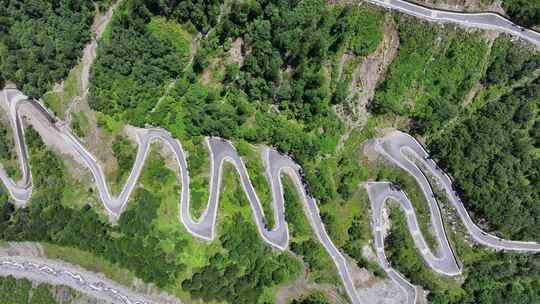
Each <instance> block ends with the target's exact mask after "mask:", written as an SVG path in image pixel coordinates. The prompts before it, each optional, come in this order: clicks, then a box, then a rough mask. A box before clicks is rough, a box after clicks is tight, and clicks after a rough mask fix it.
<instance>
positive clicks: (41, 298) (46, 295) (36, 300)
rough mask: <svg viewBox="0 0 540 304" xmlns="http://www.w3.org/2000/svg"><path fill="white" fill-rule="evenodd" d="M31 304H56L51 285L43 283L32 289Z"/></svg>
mask: <svg viewBox="0 0 540 304" xmlns="http://www.w3.org/2000/svg"><path fill="white" fill-rule="evenodd" d="M30 303H31V304H56V300H55V299H54V297H53V295H52V294H51V291H50V290H49V287H48V286H46V285H43V284H40V285H38V286H37V287H36V288H34V289H33V290H32V302H30Z"/></svg>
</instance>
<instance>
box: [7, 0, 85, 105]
mask: <svg viewBox="0 0 540 304" xmlns="http://www.w3.org/2000/svg"><path fill="white" fill-rule="evenodd" d="M94 12H95V7H94V3H93V2H92V1H86V0H63V1H45V0H31V1H20V0H2V1H0V84H2V83H4V82H5V81H6V80H10V81H13V82H15V83H16V84H17V86H18V87H19V88H21V89H22V90H23V91H24V92H25V93H26V94H27V95H29V96H36V97H39V96H41V95H43V93H45V92H46V91H48V90H49V89H50V88H51V87H52V85H53V84H54V83H56V82H59V81H61V80H62V79H64V78H65V77H66V76H67V74H68V72H69V70H70V69H71V68H72V67H73V66H75V65H76V64H77V62H78V59H79V58H80V57H81V55H82V49H83V46H84V44H85V43H86V42H87V41H88V40H89V39H90V37H91V33H90V25H91V24H92V18H93V16H94ZM2 86H3V85H2Z"/></svg>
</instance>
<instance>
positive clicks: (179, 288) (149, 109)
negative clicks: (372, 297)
mask: <svg viewBox="0 0 540 304" xmlns="http://www.w3.org/2000/svg"><path fill="white" fill-rule="evenodd" d="M0 4H2V5H1V6H0V30H1V31H0V80H1V81H2V82H5V81H12V82H15V83H16V84H17V86H18V87H19V88H21V89H22V90H23V91H24V92H25V93H26V94H29V95H31V96H37V97H39V96H42V95H43V93H44V92H46V91H49V90H51V89H52V87H53V85H54V84H55V83H58V82H60V81H62V80H63V79H65V78H66V76H67V73H68V71H70V70H71V69H72V68H73V67H74V66H76V65H77V64H78V61H79V58H80V56H81V51H82V49H83V47H84V45H85V43H86V42H88V41H89V39H90V37H91V33H90V25H91V22H92V17H93V16H94V14H95V13H96V9H99V10H105V9H107V8H108V7H109V6H110V5H111V4H112V1H98V2H97V3H92V2H90V1H75V0H63V1H45V0H32V1H24V3H23V1H15V0H12V1H10V0H4V1H2V0H0ZM503 6H505V8H506V9H507V11H508V13H509V14H510V15H511V16H515V18H516V20H519V21H520V22H523V23H524V24H528V25H534V24H537V23H538V10H537V9H536V8H535V7H536V2H535V1H518V0H515V1H504V2H503ZM394 36H395V37H396V39H395V41H393V40H392V37H394ZM390 49H393V50H395V54H392V51H391V50H390ZM394 55H395V58H394ZM381 58H382V59H381ZM385 60H387V61H388V64H389V66H385V65H384V64H382V63H380V62H383V61H385ZM539 68H540V55H538V52H537V51H535V50H534V49H532V48H531V47H530V46H528V45H526V44H525V43H522V42H519V41H512V40H511V39H510V38H509V37H506V36H503V35H500V36H499V37H497V38H495V35H494V34H493V33H489V34H486V33H485V32H482V31H476V30H471V29H462V28H456V27H453V26H449V25H446V26H441V25H439V24H432V23H427V22H422V21H419V20H417V19H414V18H412V17H407V16H403V15H401V14H397V13H392V12H388V11H384V10H381V9H378V8H375V7H371V6H368V5H360V6H359V5H356V4H354V5H347V4H336V3H332V4H329V3H327V2H325V1H323V0H294V1H290V0H251V1H219V0H205V1H195V0H185V1H174V0H163V1H152V0H124V1H122V2H121V3H120V4H119V6H118V7H117V9H116V10H115V13H114V15H113V17H112V21H111V23H110V24H109V25H108V27H107V28H106V30H105V32H104V34H103V36H102V38H101V39H100V41H99V44H98V49H97V57H96V59H95V61H94V62H93V64H92V66H91V70H90V86H89V94H88V100H87V102H88V104H89V106H90V108H91V109H92V110H93V111H95V113H96V115H95V116H96V120H97V122H96V124H97V126H98V127H100V128H101V129H100V132H103V134H105V135H104V136H105V137H106V136H110V137H111V140H110V142H111V150H112V152H113V153H112V154H113V156H114V157H115V158H116V161H117V163H118V167H119V168H118V170H117V171H118V172H116V175H114V176H113V178H112V180H113V183H114V184H115V185H114V186H113V192H114V191H117V190H118V189H119V188H120V187H121V186H122V184H123V182H124V180H125V179H126V177H127V175H128V174H129V172H130V170H131V166H132V163H133V160H134V158H135V151H136V149H135V147H134V145H133V144H131V143H130V141H129V140H128V139H126V138H125V137H122V136H118V131H117V130H119V129H121V127H122V126H124V125H126V124H129V125H135V126H138V127H145V126H155V127H161V128H164V129H166V130H168V131H170V132H171V133H172V134H173V135H174V136H175V137H176V138H178V139H179V140H180V141H181V142H182V145H183V147H184V149H186V151H187V152H188V164H189V171H190V195H191V203H190V204H191V209H192V210H191V211H192V212H193V214H195V216H196V217H197V216H198V215H200V214H201V213H202V212H203V210H204V208H205V206H206V203H207V199H208V173H207V172H208V168H209V160H208V153H207V151H206V150H205V148H204V145H203V141H202V139H203V138H204V136H220V137H223V138H227V139H230V140H231V141H233V142H234V143H235V146H236V147H237V148H238V150H239V153H240V154H242V156H243V157H244V158H245V159H246V160H247V169H248V171H249V173H250V175H252V176H251V178H252V180H253V182H254V185H255V188H256V190H257V191H258V193H259V194H260V197H261V198H266V199H267V200H269V199H270V197H271V195H270V194H269V192H268V188H267V185H265V178H264V175H263V174H264V173H261V172H259V171H263V170H262V165H261V163H258V162H257V159H258V153H257V152H258V151H259V150H257V149H258V148H259V147H260V145H262V144H266V145H269V146H272V147H275V148H276V149H278V150H279V151H280V152H283V153H285V154H287V155H290V156H291V157H293V158H294V159H295V160H296V161H297V162H299V163H300V164H301V165H302V167H303V170H304V173H305V178H306V179H305V181H306V182H307V184H308V186H309V188H310V190H311V192H312V194H313V196H314V197H315V198H316V199H317V203H318V204H319V208H320V211H321V212H320V214H321V217H322V219H323V221H324V222H325V224H326V229H327V231H328V233H329V235H330V236H331V238H332V240H333V241H334V243H335V244H336V246H337V247H338V248H340V249H341V250H342V251H343V252H344V253H346V254H347V255H348V256H350V257H351V258H352V260H351V261H352V262H351V263H356V264H357V265H358V266H359V267H363V268H367V269H369V271H370V272H371V274H369V276H370V279H373V280H378V278H383V279H384V272H383V271H382V269H381V268H379V267H377V266H376V265H374V263H373V262H372V261H371V260H369V259H367V258H366V257H365V255H364V254H363V252H364V251H365V250H366V249H369V248H370V246H369V244H370V240H371V231H370V224H369V212H368V211H367V210H368V208H369V207H368V206H369V202H368V199H367V195H366V193H365V191H364V190H363V189H362V188H360V187H358V185H359V184H360V183H361V182H362V181H367V180H375V179H382V180H387V179H390V180H392V181H394V182H398V183H400V184H401V185H402V186H403V187H404V189H405V190H406V191H417V189H416V188H415V184H414V181H412V180H411V179H410V177H409V179H407V178H406V177H404V175H405V173H404V172H402V171H399V170H397V169H395V168H388V166H383V165H382V164H381V163H377V162H375V161H371V160H369V159H368V158H367V157H365V156H364V155H363V154H362V151H363V150H362V147H363V146H362V144H363V143H364V142H365V140H367V139H372V138H374V137H377V136H380V135H381V134H383V133H384V130H386V129H387V128H394V129H395V128H400V129H403V130H405V131H408V132H409V133H411V134H413V135H415V136H417V137H419V138H420V139H422V140H425V142H426V143H427V145H428V148H429V149H430V150H431V152H432V153H433V156H434V159H435V160H436V161H437V162H438V163H439V164H440V165H441V166H442V167H443V168H445V170H447V171H448V172H449V173H450V174H451V175H452V177H453V178H454V180H455V184H456V189H457V190H458V192H459V194H460V196H461V197H462V199H463V200H464V202H465V204H466V205H467V208H468V209H470V210H471V211H472V212H473V219H474V220H475V221H476V222H478V223H480V224H481V225H482V226H485V227H486V228H487V230H489V231H490V232H494V233H497V234H500V235H501V236H504V237H507V238H513V239H521V240H525V239H527V240H536V241H540V239H539V238H538V235H539V232H540V228H539V227H540V222H539V219H540V207H539V206H540V205H539V204H538V199H540V116H539V115H538V113H539V106H540V104H539V103H538V100H540V81H539V80H538V79H537V78H538V69H539ZM366 70H367V71H370V72H371V73H374V74H378V75H363V74H362V73H365V71H366ZM379 74H380V75H379ZM370 76H380V77H379V78H376V77H375V78H373V79H378V81H377V83H376V84H374V85H373V86H376V90H375V92H370V90H372V89H370V88H369V85H368V84H369V82H370V81H369V80H370ZM361 95H362V96H364V95H365V96H371V95H373V98H371V97H369V98H368V99H369V100H368V101H369V105H367V108H366V105H363V104H359V102H358V100H359V96H361ZM85 102H86V101H85ZM336 109H342V110H343V109H344V110H343V111H339V115H338V111H337V110H336ZM89 112H91V111H89ZM358 112H360V113H361V114H362V115H364V116H365V117H364V118H365V120H359V121H357V120H356V117H353V116H354V115H353V113H358ZM73 114H80V113H73ZM75 117H78V116H76V115H75ZM91 123H93V122H88V121H86V124H91ZM79 128H81V129H80V130H79V129H78V128H77V129H76V130H75V131H76V133H77V135H78V136H79V137H81V139H82V140H83V141H84V140H86V139H87V138H85V134H86V132H87V130H82V128H83V127H81V126H79ZM96 128H97V127H96ZM113 129H114V130H113ZM25 132H26V136H27V143H28V146H29V152H30V157H31V159H30V162H31V165H32V176H33V179H34V188H33V196H32V200H31V201H30V203H29V205H28V206H27V207H25V208H20V209H15V208H14V205H13V204H12V203H11V202H10V201H9V199H8V197H7V194H6V193H4V192H2V193H1V196H0V236H1V238H2V239H3V240H9V241H36V242H42V243H45V246H46V248H49V250H50V248H56V247H47V246H51V245H52V246H60V248H63V249H64V250H67V251H68V252H70V253H71V254H66V255H64V258H66V259H70V258H71V259H73V255H76V254H73V252H75V253H81V252H83V253H84V254H89V255H90V256H92V257H94V258H96V259H103V260H104V261H106V263H107V265H109V266H110V267H111V269H112V270H111V269H108V271H107V275H109V276H111V275H112V276H114V275H115V274H116V276H118V273H124V272H123V271H127V272H128V273H130V274H132V275H134V276H136V277H139V278H141V279H142V280H143V281H145V282H148V283H153V284H155V285H156V286H158V287H160V288H162V289H165V290H167V291H169V292H171V293H174V294H175V295H176V296H178V297H180V298H181V299H182V300H184V301H186V303H190V302H189V301H199V300H202V301H205V302H208V301H215V302H227V303H273V302H274V301H275V294H276V293H277V292H278V290H280V288H282V287H283V286H291V285H293V284H294V282H296V281H297V280H299V278H300V279H302V278H301V277H300V276H305V280H306V281H307V282H308V283H309V284H311V286H316V287H320V286H321V285H324V286H326V287H327V288H328V289H324V288H323V291H325V293H326V296H328V295H329V294H330V295H334V296H335V295H337V297H338V298H340V299H341V298H342V297H343V289H342V287H341V283H340V280H339V278H338V277H337V274H336V270H335V266H334V264H333V262H332V261H331V259H330V257H329V256H328V254H327V253H326V252H325V250H324V249H323V247H322V246H321V245H320V243H319V242H318V239H317V238H316V237H315V236H314V234H313V233H312V231H311V229H310V226H309V221H308V219H307V217H306V216H305V214H304V212H303V211H304V210H303V209H302V207H301V205H300V204H301V202H300V200H299V198H298V197H297V196H296V193H295V191H294V187H293V185H292V183H291V182H290V181H289V180H288V179H284V181H283V184H284V188H285V205H286V210H285V217H286V219H287V222H288V223H289V226H288V227H289V230H290V232H291V243H290V247H289V248H288V250H287V251H285V252H278V251H276V250H274V249H272V248H270V247H269V246H267V245H266V244H265V243H264V242H263V241H262V240H261V238H260V236H259V234H258V233H257V229H256V227H255V225H254V224H253V221H252V215H251V210H250V208H249V205H248V204H247V201H246V199H245V195H244V194H243V190H242V188H241V186H240V184H239V183H238V176H237V175H236V173H235V171H233V170H232V168H230V167H225V168H224V170H223V171H224V173H223V189H222V195H221V201H220V211H219V216H218V229H217V234H216V240H215V241H214V242H213V243H207V242H203V241H200V240H197V239H195V238H194V237H192V236H191V235H190V234H189V233H188V232H187V231H186V229H185V228H184V226H182V225H181V223H179V221H178V208H179V207H178V200H179V189H180V185H179V183H178V181H177V179H176V174H175V172H173V171H172V170H171V169H170V168H169V167H168V165H169V163H168V162H167V160H166V159H164V158H163V155H161V154H159V153H157V152H156V151H157V150H158V149H155V150H152V152H151V153H150V155H149V160H148V162H147V163H146V165H145V168H144V169H143V175H142V177H141V181H140V182H139V183H138V184H137V189H136V191H135V192H134V195H133V197H132V198H131V200H130V202H129V205H128V208H127V209H126V211H125V212H124V213H123V214H122V216H121V217H120V219H119V220H118V221H117V223H115V224H111V223H110V222H109V221H108V219H106V218H105V217H104V216H103V214H102V211H103V210H100V209H99V208H100V207H99V206H100V204H99V201H98V199H97V197H96V193H95V192H96V189H95V188H93V187H92V186H91V185H87V184H85V185H84V186H81V185H80V184H77V183H76V182H74V181H73V179H74V177H72V176H71V173H72V172H71V171H72V170H71V169H72V168H69V166H70V165H71V164H70V162H69V161H65V160H64V159H63V157H61V156H59V155H55V154H54V153H53V152H52V151H51V150H49V149H48V148H47V147H46V146H45V145H44V144H43V142H41V140H40V138H39V136H38V134H37V133H36V132H35V131H34V130H32V129H30V128H29V129H27V130H26V131H25ZM115 132H116V133H115ZM8 135H9V133H8V131H6V130H3V129H2V130H0V139H5V138H7V137H8ZM6 143H7V145H3V144H5V143H3V144H2V145H0V158H1V159H2V164H4V162H11V163H15V160H14V155H13V154H14V153H13V151H11V149H10V148H9V147H8V146H9V145H12V143H8V142H7V140H6ZM85 144H92V141H90V140H88V141H85ZM94 148H95V149H96V147H94ZM100 148H101V147H98V148H97V149H100ZM12 167H13V164H11V166H8V167H7V168H8V169H9V170H12V171H10V174H11V175H13V176H16V175H17V174H18V172H16V170H15V169H13V168H12ZM10 168H11V169H10ZM257 172H258V173H257ZM257 174H258V175H257ZM85 182H86V181H85ZM265 186H266V188H265ZM83 196H84V200H83V199H82V197H83ZM410 197H411V198H412V199H414V200H415V202H414V204H415V208H417V207H418V205H421V204H422V203H425V202H423V201H422V198H421V195H420V194H419V193H411V195H410ZM96 202H97V203H96ZM263 209H264V212H265V216H266V217H268V216H271V214H272V212H273V210H272V207H271V206H270V205H269V204H268V202H265V203H263ZM417 212H419V214H421V216H419V219H420V220H421V221H423V222H422V223H420V225H421V229H422V230H423V231H429V224H428V223H427V221H428V220H429V215H428V211H427V210H420V211H418V210H417ZM391 220H392V222H393V226H392V227H393V228H392V230H391V232H390V236H389V237H388V238H387V240H386V241H387V243H388V245H389V247H390V248H391V249H390V252H389V254H388V256H389V257H390V259H391V261H392V263H393V264H394V265H395V266H396V268H398V270H400V271H401V272H402V273H404V274H405V275H406V276H407V277H408V278H410V279H411V280H412V281H413V282H414V283H415V284H419V285H422V286H423V287H424V288H426V289H428V290H430V291H431V293H430V295H429V296H428V297H429V299H430V300H432V301H433V302H434V303H495V302H497V301H499V302H504V303H535V302H538V299H539V298H540V295H538V290H540V288H538V286H540V279H539V278H540V276H539V271H540V270H539V269H540V266H539V263H538V256H534V255H521V254H508V253H504V252H500V253H493V252H488V251H484V250H480V249H478V248H474V249H470V248H469V249H466V248H468V247H466V246H468V245H463V244H462V243H460V242H459V241H458V239H457V238H453V244H454V246H455V247H458V250H459V252H458V256H463V264H464V267H465V273H464V275H463V277H460V278H459V279H458V280H453V279H449V280H444V279H441V277H439V276H436V275H435V274H433V273H432V272H431V271H430V270H429V269H428V268H427V267H426V265H425V264H424V263H423V260H421V258H420V256H418V253H417V251H416V250H415V249H414V248H413V246H412V239H411V238H410V235H409V232H408V231H407V230H405V229H406V227H405V222H404V218H400V217H399V214H398V215H395V214H394V213H392V216H391ZM266 225H268V226H272V225H273V221H272V220H269V219H268V218H267V219H266ZM460 237H462V236H460ZM74 249H77V250H79V251H72V250H74ZM85 256H86V255H85ZM375 277H378V278H375ZM126 280H127V279H126ZM128 283H129V282H128ZM10 284H11V283H10ZM25 288H26V287H25ZM314 289H317V288H314ZM328 290H330V292H327V291H328ZM308 291H309V292H312V290H302V292H305V296H299V297H297V299H295V300H293V299H292V297H291V299H290V300H291V301H293V302H292V303H326V302H328V301H327V299H325V296H323V295H322V294H321V293H319V292H317V291H315V292H314V293H311V295H307V293H308ZM519 299H523V301H521V302H520V301H519ZM330 302H331V301H330Z"/></svg>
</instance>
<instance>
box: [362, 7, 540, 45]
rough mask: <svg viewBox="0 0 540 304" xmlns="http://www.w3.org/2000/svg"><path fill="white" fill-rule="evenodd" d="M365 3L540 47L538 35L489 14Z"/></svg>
mask: <svg viewBox="0 0 540 304" xmlns="http://www.w3.org/2000/svg"><path fill="white" fill-rule="evenodd" d="M366 1H367V2H370V3H373V4H376V5H379V6H383V7H386V8H389V9H393V10H397V11H400V12H402V13H405V14H408V15H412V16H415V17H419V18H422V19H426V20H429V21H435V22H442V23H456V24H459V25H462V26H467V27H475V28H480V29H487V30H496V31H500V32H504V33H507V34H510V35H513V36H516V37H519V38H522V39H524V40H527V41H529V42H531V43H533V44H534V45H536V46H540V33H538V32H536V31H533V30H530V29H527V28H524V27H521V26H519V25H516V24H515V23H513V22H512V21H510V20H508V19H506V18H505V17H503V16H501V15H499V14H496V13H491V12H486V13H461V12H452V11H446V10H438V9H431V8H427V7H423V6H420V5H417V4H414V3H410V2H407V1H403V0H366Z"/></svg>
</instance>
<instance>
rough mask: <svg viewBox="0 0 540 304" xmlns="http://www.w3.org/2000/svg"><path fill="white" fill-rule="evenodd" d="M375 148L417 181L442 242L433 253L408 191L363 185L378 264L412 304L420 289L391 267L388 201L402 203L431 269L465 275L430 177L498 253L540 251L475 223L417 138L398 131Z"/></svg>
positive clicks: (472, 232) (386, 185)
mask: <svg viewBox="0 0 540 304" xmlns="http://www.w3.org/2000/svg"><path fill="white" fill-rule="evenodd" d="M372 144H373V145H374V146H375V149H376V150H377V151H378V152H379V153H380V155H382V156H383V157H384V158H385V159H387V160H388V161H390V162H392V163H393V164H394V165H396V166H398V167H400V168H401V169H403V170H405V171H406V172H407V173H408V174H410V175H411V176H412V177H413V178H414V179H415V180H416V182H417V183H418V185H419V186H420V188H421V189H422V192H423V193H424V197H425V198H426V200H427V202H428V206H429V210H430V218H431V227H433V231H434V234H435V236H436V238H437V240H438V248H437V249H438V254H434V253H432V252H431V250H430V249H429V247H428V246H427V245H426V242H425V240H424V237H423V236H422V233H421V232H420V229H419V226H418V222H417V219H416V216H415V213H414V209H413V207H412V204H411V202H410V201H409V199H408V198H407V195H406V194H405V193H404V192H403V191H400V190H398V189H395V187H392V185H391V184H390V183H388V182H370V183H365V184H364V186H365V187H366V189H367V191H368V196H369V199H370V202H371V210H372V220H371V222H372V230H373V236H374V242H375V250H376V252H377V257H378V260H379V264H380V265H381V266H382V267H383V268H384V269H385V271H386V272H387V273H388V275H389V277H390V278H391V279H392V280H394V281H395V282H396V283H397V284H398V285H399V286H400V287H401V288H402V289H403V290H404V291H405V292H406V294H407V298H408V301H409V303H414V302H415V301H416V297H417V294H416V289H415V287H414V286H413V285H412V284H410V283H409V282H408V281H407V280H406V279H405V278H404V277H403V276H401V275H400V274H399V273H397V272H396V271H395V270H394V269H392V268H391V267H390V266H389V264H388V261H387V259H386V255H385V253H384V237H383V235H382V220H383V219H382V206H383V204H384V203H385V202H386V201H387V200H388V199H392V200H394V201H396V202H398V203H399V205H400V207H401V209H402V210H403V212H404V213H405V215H406V218H407V224H408V227H409V230H410V232H411V234H412V236H413V240H414V243H415V245H416V247H417V249H418V250H419V252H420V254H421V255H422V257H423V258H424V260H425V261H426V263H427V264H428V266H429V267H430V268H431V269H432V270H434V271H436V272H438V273H441V274H444V275H458V274H460V273H461V269H460V267H459V265H458V264H457V261H456V258H455V256H454V252H453V251H452V248H451V247H450V245H449V243H448V238H447V236H446V233H445V230H444V225H443V223H442V218H441V212H440V210H439V205H438V202H437V200H436V199H435V194H434V193H433V189H432V185H431V184H430V183H429V181H428V178H427V177H426V176H430V177H433V178H434V179H435V180H436V182H437V183H438V187H441V188H442V189H443V190H444V192H445V193H446V195H447V197H448V198H449V201H450V202H451V204H452V206H453V207H454V208H455V210H456V211H457V212H458V214H459V216H460V218H461V220H462V221H463V224H464V225H465V228H466V229H467V232H468V233H469V234H470V235H471V236H472V238H473V239H474V240H475V241H476V242H478V243H480V244H482V245H485V246H487V247H490V248H494V249H498V250H507V251H519V252H540V244H538V243H534V242H520V241H510V240H504V239H501V238H498V237H497V236H494V235H492V234H489V233H486V232H485V231H483V230H481V229H480V228H479V227H478V226H477V225H476V224H475V223H474V222H473V221H472V219H471V217H470V216H469V214H468V212H467V210H466V209H465V206H464V205H463V203H462V201H461V199H460V198H459V197H458V196H457V194H456V192H455V191H454V190H453V187H452V181H451V179H450V177H449V176H448V175H447V174H446V173H444V172H443V171H442V170H441V169H440V168H439V167H438V166H437V164H436V163H435V162H434V161H433V160H432V159H430V158H429V154H428V152H427V151H426V150H425V149H424V148H423V147H422V145H421V144H420V143H419V142H418V141H417V140H416V139H414V138H413V137H412V136H410V135H408V134H406V133H403V132H399V131H395V132H393V133H391V134H389V135H387V136H386V137H384V138H379V139H375V140H374V141H373V142H372Z"/></svg>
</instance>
